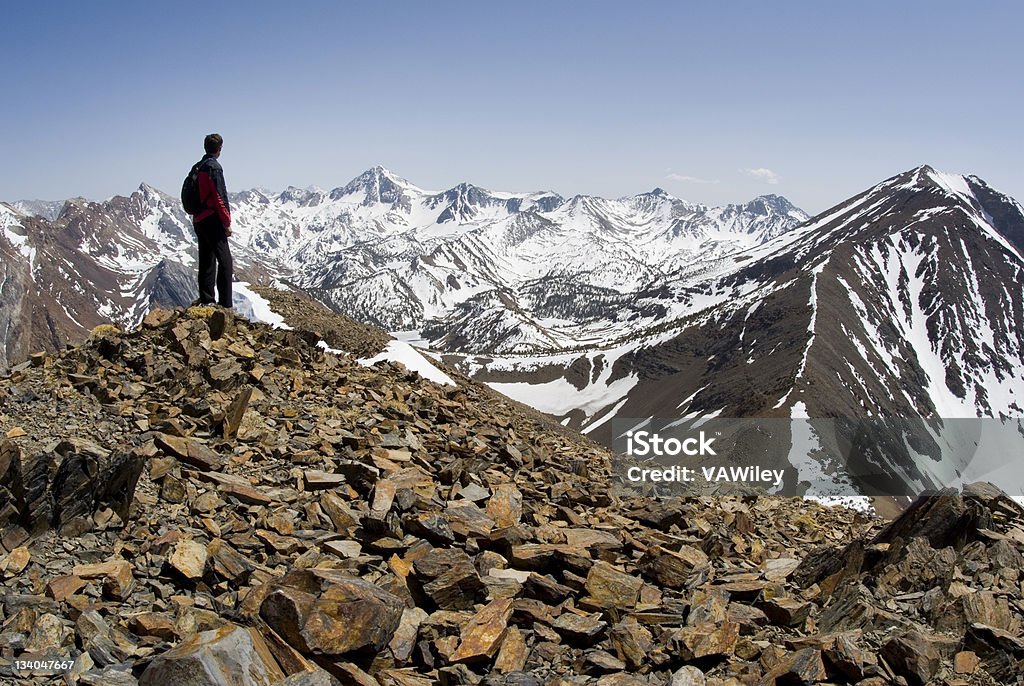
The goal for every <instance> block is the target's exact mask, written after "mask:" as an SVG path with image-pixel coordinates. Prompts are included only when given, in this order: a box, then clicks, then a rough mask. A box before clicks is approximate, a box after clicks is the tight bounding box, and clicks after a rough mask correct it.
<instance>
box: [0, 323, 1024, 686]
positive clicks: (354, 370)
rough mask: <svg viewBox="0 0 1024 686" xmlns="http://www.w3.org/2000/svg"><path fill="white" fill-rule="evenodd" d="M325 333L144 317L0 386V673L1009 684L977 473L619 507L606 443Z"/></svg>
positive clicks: (1013, 539)
mask: <svg viewBox="0 0 1024 686" xmlns="http://www.w3.org/2000/svg"><path fill="white" fill-rule="evenodd" d="M340 338H342V339H343V338H344V336H341V337H340ZM318 339H319V337H318V336H317V335H316V334H310V333H308V332H302V331H298V330H296V331H282V330H273V329H270V328H268V327H266V326H265V325H261V324H251V323H249V322H247V321H244V320H240V319H236V318H235V317H234V316H233V315H231V314H230V313H227V312H224V311H222V310H219V309H210V308H193V309H190V310H188V311H159V310H158V311H154V312H152V313H150V315H149V316H148V317H147V318H146V321H145V322H144V324H143V326H142V327H141V328H140V329H138V330H136V331H133V332H128V333H125V332H121V331H118V330H117V329H114V328H113V327H100V328H99V329H97V330H96V331H95V332H94V333H93V335H92V337H91V338H90V339H89V340H88V341H87V342H86V343H84V344H82V345H81V346H79V347H76V348H73V349H69V350H67V351H65V352H62V353H60V354H56V355H49V354H38V355H34V356H33V357H32V358H31V359H30V360H29V361H28V362H26V363H25V364H23V365H19V366H18V367H15V368H14V369H13V370H11V371H10V372H9V373H8V374H7V375H6V376H4V377H3V378H0V432H2V433H0V436H6V438H2V437H0V441H2V443H0V535H2V539H0V543H2V546H3V548H2V549H0V573H2V575H3V578H4V581H3V602H2V617H0V619H2V629H0V682H2V683H40V684H45V683H67V684H72V685H73V684H82V685H90V686H100V685H102V686H108V685H109V686H119V685H122V684H124V685H134V684H142V685H144V686H162V685H165V684H174V685H175V686H207V685H214V684H218V685H219V684H230V685H233V686H234V685H269V684H274V685H281V686H314V685H316V686H321V685H328V684H337V683H339V682H340V683H342V684H359V685H364V684H365V685H379V686H416V685H419V684H424V685H426V684H434V683H440V684H488V685H495V686H496V685H500V684H507V685H510V686H511V685H516V686H529V685H532V684H565V685H567V684H599V685H601V686H618V685H622V686H628V685H632V684H637V685H640V684H651V685H655V684H658V685H660V684H671V686H699V685H701V684H705V685H707V686H710V685H722V686H724V685H727V684H730V685H731V684H750V685H753V684H765V685H770V684H780V685H781V684H817V683H832V684H843V683H845V684H861V685H863V686H868V685H875V684H912V685H913V684H929V683H934V684H949V685H953V684H1012V683H1022V677H1021V675H1022V674H1024V640H1022V638H1021V628H1022V627H1021V619H1022V616H1024V606H1022V604H1021V600H1020V598H1021V594H1022V590H1024V584H1022V581H1024V577H1022V575H1021V569H1022V567H1024V558H1022V551H1024V512H1022V510H1021V509H1020V508H1019V507H1018V506H1017V505H1016V504H1015V503H1013V502H1012V501H1011V500H1009V499H1008V498H1007V497H1006V496H1005V495H1003V494H1002V493H1000V492H999V491H998V490H997V489H995V488H994V487H991V486H988V485H977V486H974V487H971V488H969V489H967V490H966V491H965V492H964V493H962V494H960V493H943V494H940V495H938V496H935V497H930V498H926V499H921V500H919V501H917V502H916V503H915V504H914V505H913V506H912V507H911V509H910V510H908V511H907V513H906V514H904V515H903V516H902V517H901V518H899V519H897V520H896V521H894V522H891V523H888V524H886V523H885V522H882V521H880V520H873V519H868V518H865V517H863V516H862V515H858V514H856V513H854V512H851V511H847V510H842V509H829V508H825V507H822V506H820V505H817V504H815V503H811V502H804V501H801V500H796V499H784V498H777V499H773V498H760V499H757V498H747V499H740V498H725V497H722V498H703V499H688V500H655V499H650V498H643V497H639V496H635V495H617V494H618V493H620V490H619V489H617V488H615V484H614V478H613V476H612V473H611V467H610V465H611V456H610V455H609V454H608V453H607V452H606V451H605V450H603V449H602V448H600V447H598V446H596V445H594V444H592V443H590V442H587V441H585V440H584V439H582V438H579V437H574V436H573V435H571V434H569V433H568V432H565V431H558V430H556V429H555V428H553V427H551V426H550V424H549V423H547V422H545V420H544V419H543V418H541V417H539V416H537V415H535V414H532V413H530V412H528V411H525V410H524V409H522V408H521V407H519V406H516V405H514V404H512V403H509V402H506V401H504V400H502V399H501V398H500V397H499V396H496V395H495V394H493V393H490V392H488V391H487V390H486V389H485V388H483V387H480V386H477V385H474V384H472V383H468V382H467V383H461V384H460V385H459V386H458V387H451V386H438V385H435V384H433V383H430V382H427V381H424V380H422V379H421V378H419V377H418V376H417V375H415V374H412V373H409V372H407V371H406V370H405V369H404V368H403V367H401V366H398V365H393V364H390V363H380V364H378V365H376V366H374V367H372V368H368V367H364V366H362V365H360V364H358V363H357V362H356V360H355V358H354V357H351V356H347V355H344V354H341V355H335V354H330V353H326V352H324V351H323V350H322V349H321V348H318V347H317V345H316V344H317V342H318ZM364 342H365V341H364ZM332 345H337V342H335V343H334V344H332ZM360 345H362V343H361V344H360ZM26 665H27V666H26ZM61 667H66V669H62V668H61Z"/></svg>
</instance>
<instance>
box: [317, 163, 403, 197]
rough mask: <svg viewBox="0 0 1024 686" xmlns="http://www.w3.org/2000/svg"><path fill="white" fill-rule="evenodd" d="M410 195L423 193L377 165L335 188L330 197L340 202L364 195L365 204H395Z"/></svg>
mask: <svg viewBox="0 0 1024 686" xmlns="http://www.w3.org/2000/svg"><path fill="white" fill-rule="evenodd" d="M410 193H415V194H419V193H422V191H421V189H419V188H417V187H416V186H414V185H412V184H411V183H409V182H408V181H406V180H405V179H403V178H402V177H400V176H398V175H396V174H395V173H393V172H392V171H390V170H389V169H387V168H386V167H382V166H381V165H377V166H376V167H373V168H371V169H367V170H366V171H364V172H363V173H362V174H360V175H359V176H357V177H356V178H354V179H352V180H351V181H349V182H348V183H347V184H345V185H344V186H343V187H341V188H335V189H334V190H333V191H331V194H330V197H331V199H332V200H338V199H341V198H345V197H351V196H354V195H356V196H358V195H362V196H363V203H364V204H370V203H378V202H380V203H388V204H395V203H398V202H401V201H402V199H403V198H405V197H406V196H407V195H408V194H410Z"/></svg>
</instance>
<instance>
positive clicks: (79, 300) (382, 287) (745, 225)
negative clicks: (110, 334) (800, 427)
mask: <svg viewBox="0 0 1024 686" xmlns="http://www.w3.org/2000/svg"><path fill="white" fill-rule="evenodd" d="M231 201H232V211H233V215H234V217H235V225H234V228H235V236H234V237H233V240H234V243H235V254H236V259H237V261H238V262H239V264H240V267H239V271H240V273H241V276H242V278H246V279H249V280H251V281H258V282H263V283H266V282H268V281H271V280H276V281H278V282H279V283H285V284H289V285H291V286H292V287H295V288H298V289H301V290H303V291H305V292H307V293H309V294H310V295H312V296H313V297H315V298H317V299H318V300H320V301H321V302H323V303H325V304H327V305H329V306H330V307H332V308H334V309H336V310H338V311H341V312H343V313H345V314H348V315H350V316H353V317H355V318H356V319H359V320H362V321H365V322H369V323H374V324H377V325H379V326H381V327H383V328H385V329H387V330H390V331H392V332H395V333H396V335H397V336H399V337H400V338H403V339H405V340H409V341H413V342H416V343H417V344H420V345H425V346H429V347H430V348H431V349H433V350H434V351H435V354H436V355H437V356H439V357H440V358H441V359H442V360H443V361H444V362H446V363H448V364H450V365H452V366H456V367H459V368H460V369H461V370H463V371H464V372H467V373H468V374H469V375H471V376H473V377H475V378H477V379H478V380H481V381H485V382H487V383H489V384H490V385H492V386H493V387H494V388H496V389H498V390H500V391H502V392H504V393H506V394H507V395H509V396H510V397H512V398H514V399H517V400H521V401H523V402H526V403H527V404H530V405H533V406H534V407H537V408H538V409H540V410H542V411H545V412H548V413H550V414H552V415H554V416H556V417H558V418H559V419H560V420H561V421H562V422H563V423H564V424H566V425H567V426H571V427H574V428H577V429H579V430H581V431H583V432H586V433H589V434H590V435H591V436H592V437H594V438H597V439H598V440H602V441H605V442H610V441H611V438H612V437H611V435H610V431H609V429H610V423H609V420H610V419H612V418H614V417H651V416H655V417H657V416H661V417H666V416H683V415H686V416H694V417H712V416H720V417H748V416H778V417H803V416H812V417H907V416H918V417H1004V418H1006V417H1020V416H1022V415H1024V400H1022V396H1024V290H1022V289H1024V285H1022V284H1024V278H1022V277H1024V259H1022V257H1021V254H1022V251H1024V209H1022V207H1021V206H1020V204H1018V203H1017V202H1016V201H1014V200H1013V199H1012V198H1009V197H1008V196H1006V195H1004V194H1001V193H999V192H998V191H995V190H994V189H992V188H991V187H989V186H988V185H987V184H986V183H985V182H984V181H982V180H981V179H979V178H978V177H975V176H957V175H949V174H944V173H941V172H938V171H936V170H934V169H932V168H930V167H927V166H922V167H918V168H916V169H913V170H910V171H907V172H904V173H902V174H899V175H897V176H894V177H892V178H890V179H888V180H886V181H883V182H881V183H879V184H877V185H876V186H874V187H872V188H870V189H868V190H866V191H864V192H863V193H861V194H859V195H857V196H855V197H853V198H851V199H849V200H847V201H844V202H842V203H840V204H838V205H836V206H835V207H833V208H831V209H829V210H827V211H825V212H823V213H821V214H820V215H818V216H816V217H813V218H808V217H807V216H806V215H805V214H804V213H803V212H801V211H800V210H799V209H797V208H795V207H794V206H793V205H792V204H790V203H789V202H788V201H787V200H785V199H784V198H781V197H779V196H763V197H760V198H756V199H755V200H753V201H751V202H749V203H746V204H742V205H729V206H726V207H719V208H714V207H707V206H703V205H698V204H693V203H688V202H686V201H684V200H680V199H678V198H674V197H672V196H670V195H669V194H667V193H665V192H664V191H663V190H661V189H655V190H653V191H651V192H649V193H642V194H639V195H636V196H632V197H627V198H620V199H614V200H612V199H604V198H598V197H591V196H574V197H571V198H564V197H562V196H559V195H557V194H555V193H552V192H537V193H501V192H494V191H488V190H485V189H482V188H478V187H476V186H473V185H470V184H460V185H458V186H456V187H455V188H452V189H449V190H447V191H443V192H432V191H427V190H423V189H421V188H419V187H417V186H415V185H413V184H412V183H410V182H408V181H406V180H404V179H402V178H400V177H399V176H397V175H395V174H393V173H391V172H389V171H388V170H386V169H384V168H382V167H376V168H374V169H371V170H368V171H367V172H365V173H363V174H361V175H359V176H358V177H356V178H355V179H353V180H352V181H351V182H350V183H348V184H346V185H344V186H341V187H339V188H336V189H334V190H331V191H325V190H320V189H315V188H311V189H305V190H302V189H297V188H288V189H286V190H285V191H284V192H282V193H278V194H271V193H267V192H264V191H258V190H250V191H244V192H241V193H238V194H236V195H234V196H232V198H231ZM18 207H19V206H18V205H0V226H2V233H0V300H2V304H3V305H4V308H3V310H2V312H0V331H2V332H3V333H4V344H5V349H4V351H3V355H4V359H0V363H2V362H5V361H7V360H16V359H18V358H19V357H23V356H24V355H25V354H27V352H28V351H30V350H32V349H37V348H42V347H52V346H53V345H56V344H58V343H59V342H60V341H61V340H62V337H64V338H66V337H70V336H74V335H76V333H77V334H78V335H80V334H81V333H82V332H83V331H85V330H87V329H88V328H89V327H91V326H93V325H94V324H97V323H100V322H101V321H104V320H114V321H117V322H119V323H122V324H132V323H134V322H136V321H138V319H139V318H140V317H141V316H142V314H143V313H144V312H145V311H146V310H147V309H148V308H149V307H150V306H151V305H152V304H154V303H170V304H183V303H187V302H189V301H190V300H191V299H192V297H193V289H194V286H193V282H194V277H193V270H194V259H195V258H194V251H195V246H194V240H193V238H192V236H191V230H190V228H188V227H189V225H188V220H187V217H186V216H185V215H183V214H182V212H181V210H180V206H179V204H178V202H177V201H176V200H175V199H172V198H170V197H168V196H166V195H164V194H162V193H160V192H159V191H156V190H155V189H153V188H151V187H148V186H146V185H143V186H142V187H140V189H139V190H138V191H136V192H135V193H133V194H132V195H130V196H128V197H115V198H113V199H111V200H110V201H107V202H104V203H91V202H87V201H82V200H73V201H68V202H67V203H65V204H64V205H63V207H62V209H61V210H60V212H59V214H58V215H57V216H56V218H54V219H52V220H51V219H46V218H45V217H40V216H29V215H28V214H27V213H26V212H24V211H22V210H20V209H18ZM21 207H24V206H21ZM901 459H904V458H903V457H899V458H893V460H895V461H896V462H899V460H901ZM890 467H891V468H892V469H897V467H896V466H894V465H889V467H886V468H887V469H888V468H890ZM926 471H927V470H926ZM917 476H920V475H919V474H918V475H916V476H915V477H914V478H915V479H916V478H917ZM915 482H916V483H917V482H919V483H928V480H927V479H923V480H922V479H917V481H915ZM1022 487H1024V485H1022Z"/></svg>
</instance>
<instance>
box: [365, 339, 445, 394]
mask: <svg viewBox="0 0 1024 686" xmlns="http://www.w3.org/2000/svg"><path fill="white" fill-rule="evenodd" d="M383 361H388V362H398V363H399V364H401V365H403V366H404V367H405V368H406V369H408V370H409V371H411V372H416V373H418V374H419V375H420V376H422V377H423V378H424V379H428V380H430V381H433V382H434V383H437V384H441V385H442V386H446V385H447V386H455V385H457V384H456V383H455V382H454V381H452V378H451V377H450V376H448V375H447V374H445V373H444V372H442V371H441V370H440V369H438V368H437V367H435V366H434V365H433V364H431V363H430V360H428V359H427V358H426V357H424V356H423V355H422V354H420V352H419V351H418V350H416V348H414V347H412V346H411V345H409V344H408V343H406V342H405V341H397V340H391V341H390V342H388V347H387V348H385V349H384V350H383V351H382V352H380V353H378V354H377V355H374V356H373V357H369V358H364V359H360V360H359V364H361V365H363V366H365V367H372V366H373V365H374V364H376V363H378V362H383Z"/></svg>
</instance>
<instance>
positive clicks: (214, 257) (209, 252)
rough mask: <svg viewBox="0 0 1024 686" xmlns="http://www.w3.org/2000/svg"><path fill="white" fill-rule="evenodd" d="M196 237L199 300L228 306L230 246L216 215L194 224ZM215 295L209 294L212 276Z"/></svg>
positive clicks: (229, 297)
mask: <svg viewBox="0 0 1024 686" xmlns="http://www.w3.org/2000/svg"><path fill="white" fill-rule="evenodd" d="M195 228H196V238H198V240H199V303H200V304H202V305H212V304H213V303H215V302H216V303H218V304H219V305H220V306H221V307H231V273H232V269H233V263H232V261H231V248H230V247H228V237H227V234H226V233H225V232H224V226H223V224H221V223H220V218H219V217H217V215H212V216H210V217H207V218H206V219H204V220H203V221H201V222H199V223H198V224H196V227H195ZM215 279H216V284H217V295H219V296H220V297H219V298H215V297H214V295H213V286H214V280H215Z"/></svg>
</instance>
